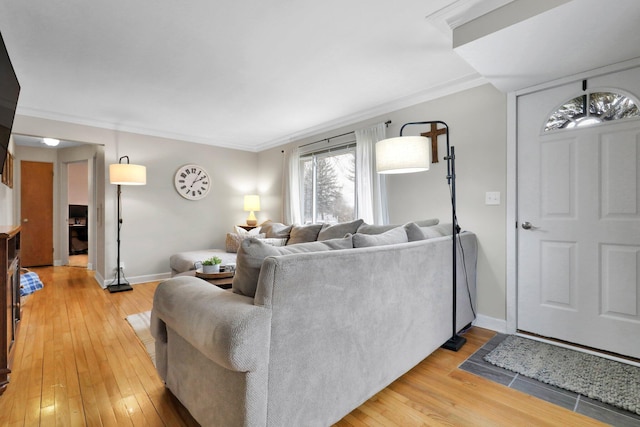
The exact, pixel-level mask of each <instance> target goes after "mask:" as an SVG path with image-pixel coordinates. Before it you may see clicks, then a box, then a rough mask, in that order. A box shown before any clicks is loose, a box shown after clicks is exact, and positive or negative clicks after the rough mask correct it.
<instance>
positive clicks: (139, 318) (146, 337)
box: [127, 311, 156, 366]
mask: <svg viewBox="0 0 640 427" xmlns="http://www.w3.org/2000/svg"><path fill="white" fill-rule="evenodd" d="M127 322H129V324H130V325H131V328H132V329H133V332H135V333H136V337H138V340H139V341H140V343H141V344H142V346H143V347H144V348H145V350H147V354H148V355H149V357H150V358H151V361H152V362H153V366H155V365H156V341H155V340H154V339H153V336H152V335H151V312H150V311H145V312H143V313H138V314H132V315H130V316H127Z"/></svg>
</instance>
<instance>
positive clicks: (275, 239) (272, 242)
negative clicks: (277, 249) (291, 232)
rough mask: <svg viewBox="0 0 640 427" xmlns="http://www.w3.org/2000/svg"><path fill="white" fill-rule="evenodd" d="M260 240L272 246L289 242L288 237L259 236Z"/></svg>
mask: <svg viewBox="0 0 640 427" xmlns="http://www.w3.org/2000/svg"><path fill="white" fill-rule="evenodd" d="M259 239H260V241H261V242H262V243H265V244H267V245H270V246H284V245H286V244H287V240H288V239H287V238H286V237H265V238H264V239H263V238H259Z"/></svg>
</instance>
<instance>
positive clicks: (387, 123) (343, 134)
mask: <svg viewBox="0 0 640 427" xmlns="http://www.w3.org/2000/svg"><path fill="white" fill-rule="evenodd" d="M384 124H385V125H386V126H387V127H389V125H390V124H391V120H387V121H386V122H384ZM352 133H355V130H352V131H351V132H346V133H341V134H340V135H334V136H330V137H329V138H323V139H320V140H318V141H314V142H309V143H307V144H304V145H301V146H299V147H298V148H302V147H306V146H308V145H313V144H317V143H318V142H322V141H327V142H329V141H331V140H332V139H336V138H340V137H341V136H346V135H351V134H352Z"/></svg>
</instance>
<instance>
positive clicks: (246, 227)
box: [238, 225, 257, 231]
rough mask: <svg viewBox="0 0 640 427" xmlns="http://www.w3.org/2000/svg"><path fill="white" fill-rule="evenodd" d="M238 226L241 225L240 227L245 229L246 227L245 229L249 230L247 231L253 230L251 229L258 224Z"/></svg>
mask: <svg viewBox="0 0 640 427" xmlns="http://www.w3.org/2000/svg"><path fill="white" fill-rule="evenodd" d="M238 227H240V228H244V229H245V230H247V231H251V230H253V229H254V228H256V227H257V225H239V226H238Z"/></svg>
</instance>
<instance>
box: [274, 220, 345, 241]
mask: <svg viewBox="0 0 640 427" xmlns="http://www.w3.org/2000/svg"><path fill="white" fill-rule="evenodd" d="M321 228H322V224H309V225H294V226H293V228H292V229H291V234H290V235H289V241H287V245H295V244H298V243H307V242H315V241H316V240H318V233H320V229H321ZM340 237H344V235H342V236H340Z"/></svg>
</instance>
